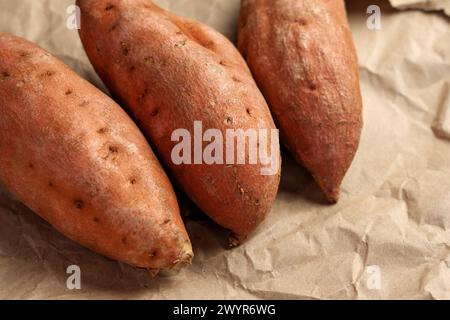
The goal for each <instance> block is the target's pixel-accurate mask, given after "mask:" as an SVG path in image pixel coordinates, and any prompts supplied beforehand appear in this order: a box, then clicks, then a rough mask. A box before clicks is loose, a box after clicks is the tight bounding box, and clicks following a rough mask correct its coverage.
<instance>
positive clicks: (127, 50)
mask: <svg viewBox="0 0 450 320" xmlns="http://www.w3.org/2000/svg"><path fill="white" fill-rule="evenodd" d="M120 46H121V51H122V54H123V55H124V56H127V55H128V54H129V53H130V48H129V46H128V44H127V43H126V42H121V43H120Z"/></svg>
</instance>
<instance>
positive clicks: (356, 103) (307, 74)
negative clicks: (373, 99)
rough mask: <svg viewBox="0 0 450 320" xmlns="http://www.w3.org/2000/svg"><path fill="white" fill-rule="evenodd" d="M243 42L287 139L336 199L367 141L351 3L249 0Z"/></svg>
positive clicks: (243, 14) (243, 13)
mask: <svg viewBox="0 0 450 320" xmlns="http://www.w3.org/2000/svg"><path fill="white" fill-rule="evenodd" d="M238 47H239V49H240V51H241V53H242V55H243V56H244V58H245V59H246V60H247V63H248V65H249V67H250V69H251V71H252V73H253V75H254V77H255V78H256V81H257V83H258V85H259V88H260V89H261V91H262V92H263V94H264V96H265V97H266V99H267V101H268V103H269V107H270V109H271V111H272V114H273V116H274V119H275V122H276V123H277V125H278V127H279V128H280V131H281V140H282V142H283V144H285V145H286V147H287V148H288V149H289V150H290V152H291V153H292V154H293V156H294V157H295V158H296V160H297V161H298V162H299V163H301V164H303V165H304V166H305V167H306V168H307V169H308V170H309V171H310V172H311V174H312V175H313V176H314V178H315V179H316V181H317V182H318V184H319V185H320V187H321V189H322V190H323V192H324V194H325V195H326V197H327V199H328V200H329V201H330V202H336V201H337V200H338V198H339V192H340V185H341V183H342V180H343V178H344V176H345V174H346V172H347V170H348V168H349V167H350V165H351V163H352V161H353V158H354V156H355V153H356V151H357V148H358V145H359V139H360V135H361V129H362V99H361V93H360V87H359V70H358V63H357V57H356V50H355V48H354V44H353V40H352V35H351V32H350V29H349V26H348V21H347V17H346V12H345V5H344V1H342V0H336V1H328V0H243V1H242V7H241V15H240V24H239V36H238Z"/></svg>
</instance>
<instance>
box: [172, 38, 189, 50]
mask: <svg viewBox="0 0 450 320" xmlns="http://www.w3.org/2000/svg"><path fill="white" fill-rule="evenodd" d="M186 43H187V39H183V40H180V41H178V42H177V43H175V48H180V47H184V46H185V45H186Z"/></svg>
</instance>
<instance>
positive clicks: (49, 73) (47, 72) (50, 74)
mask: <svg viewBox="0 0 450 320" xmlns="http://www.w3.org/2000/svg"><path fill="white" fill-rule="evenodd" d="M54 74H55V71H51V70H49V71H46V72H45V75H46V76H47V77H51V76H53V75H54Z"/></svg>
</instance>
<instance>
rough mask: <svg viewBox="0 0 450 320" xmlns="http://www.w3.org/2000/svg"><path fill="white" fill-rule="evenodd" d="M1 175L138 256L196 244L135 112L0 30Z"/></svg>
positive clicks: (71, 227)
mask: <svg viewBox="0 0 450 320" xmlns="http://www.w3.org/2000/svg"><path fill="white" fill-rule="evenodd" d="M0 96H1V97H2V99H1V100H0V183H1V184H2V185H4V186H5V187H6V188H7V189H8V190H9V191H10V192H11V193H12V194H14V195H15V196H17V197H18V199H20V200H21V201H23V202H24V203H25V204H26V205H27V206H28V207H29V208H31V209H32V210H33V211H35V212H36V213H38V214H39V215H40V216H41V217H42V218H44V219H45V220H47V221H48V222H49V223H50V224H52V225H53V226H54V227H55V228H56V229H58V230H59V231H60V232H61V233H63V234H65V235H66V236H68V237H69V238H71V239H73V240H74V241H76V242H78V243H80V244H82V245H84V246H86V247H88V248H90V249H92V250H94V251H97V252H99V253H102V254H104V255H106V256H108V257H111V258H113V259H117V260H120V261H123V262H125V263H128V264H130V265H133V266H137V267H142V268H147V269H164V268H173V267H175V266H178V265H183V264H186V263H189V262H190V260H191V258H192V249H191V244H190V241H189V238H188V236H187V234H186V230H185V228H184V225H183V222H182V220H181V217H180V215H179V209H178V205H177V200H176V197H175V194H174V192H173V189H172V186H171V185H170V183H169V180H168V178H167V176H166V175H165V173H164V171H163V169H162V167H161V166H160V164H159V162H158V160H157V159H156V158H155V156H154V154H153V153H152V151H151V149H150V147H149V145H148V144H147V141H146V140H145V138H144V136H143V135H142V134H141V133H140V131H139V129H138V128H137V127H136V125H135V124H134V123H133V121H132V120H131V119H130V118H129V117H128V115H127V114H126V113H125V112H124V111H123V110H122V109H121V108H120V107H119V106H118V105H117V104H116V103H114V102H113V101H112V100H111V99H110V98H109V97H107V96H106V95H104V94H103V93H102V92H100V91H99V90H98V89H96V88H95V87H94V86H92V85H91V84H89V83H88V82H87V81H85V80H83V79H81V78H80V77H79V76H78V75H76V74H75V73H74V72H73V71H71V70H70V69H69V68H68V67H67V66H66V65H64V64H63V63H62V62H60V61H59V60H58V59H56V58H54V57H53V56H51V55H50V54H49V53H47V52H46V51H44V50H42V49H41V48H39V47H37V46H36V45H34V44H32V43H29V42H28V41H25V40H23V39H20V38H17V37H14V36H11V35H7V34H0Z"/></svg>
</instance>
